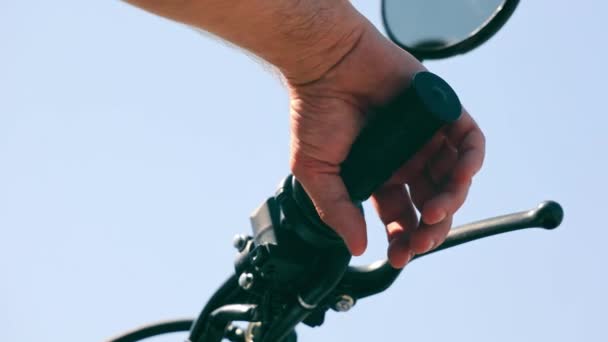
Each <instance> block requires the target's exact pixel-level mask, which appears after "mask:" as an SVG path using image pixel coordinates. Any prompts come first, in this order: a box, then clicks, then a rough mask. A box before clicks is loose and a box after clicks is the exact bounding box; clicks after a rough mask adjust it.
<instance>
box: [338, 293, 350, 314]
mask: <svg viewBox="0 0 608 342" xmlns="http://www.w3.org/2000/svg"><path fill="white" fill-rule="evenodd" d="M353 306H355V300H354V299H353V297H351V296H349V295H341V296H339V297H338V301H336V304H335V306H334V309H336V311H339V312H346V311H348V310H350V309H352V307H353Z"/></svg>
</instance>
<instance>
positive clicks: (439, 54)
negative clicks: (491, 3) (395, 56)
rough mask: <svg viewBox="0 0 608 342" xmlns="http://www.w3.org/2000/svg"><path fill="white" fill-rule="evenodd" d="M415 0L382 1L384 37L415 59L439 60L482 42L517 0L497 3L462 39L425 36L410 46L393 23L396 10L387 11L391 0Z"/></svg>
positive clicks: (511, 9) (515, 5)
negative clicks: (429, 37) (494, 8)
mask: <svg viewBox="0 0 608 342" xmlns="http://www.w3.org/2000/svg"><path fill="white" fill-rule="evenodd" d="M413 1H415V0H382V22H383V25H384V27H385V29H386V33H387V34H388V37H389V38H390V39H391V40H392V41H393V42H394V43H395V44H397V45H398V46H400V47H401V48H402V49H404V50H406V51H408V52H409V53H411V54H412V55H414V56H415V57H416V58H418V59H419V60H425V59H442V58H448V57H452V56H455V55H459V54H464V53H467V52H469V51H471V50H473V49H475V48H477V47H478V46H480V45H481V44H483V43H485V42H486V41H487V40H488V39H490V38H491V37H492V36H494V34H496V32H498V30H500V29H501V28H502V26H503V25H504V24H505V23H506V22H507V21H508V20H509V18H510V17H511V15H512V14H513V12H514V11H515V9H516V8H517V5H518V4H519V0H504V1H503V2H501V4H499V5H498V7H497V8H496V10H495V11H494V12H492V13H491V15H490V16H489V17H488V18H486V19H485V21H482V22H480V23H479V24H477V25H475V26H474V27H475V29H473V30H472V32H470V33H468V34H467V35H465V36H464V37H462V38H459V39H456V41H454V39H452V40H451V41H450V40H448V39H445V40H444V39H438V38H432V39H425V40H424V41H423V42H422V43H418V44H417V45H415V46H411V43H410V44H408V42H406V41H405V39H404V36H403V34H400V33H399V32H398V30H397V29H396V23H395V20H394V19H389V18H394V17H395V15H396V13H391V12H389V11H390V7H391V4H393V3H399V4H401V5H402V4H403V3H405V2H413ZM418 1H425V0H418ZM449 34H450V33H449V32H446V37H447V36H449Z"/></svg>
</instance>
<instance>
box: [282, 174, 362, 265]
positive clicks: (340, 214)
mask: <svg viewBox="0 0 608 342" xmlns="http://www.w3.org/2000/svg"><path fill="white" fill-rule="evenodd" d="M294 175H295V176H296V178H297V179H298V180H299V181H300V183H301V184H302V186H303V187H304V190H306V193H307V194H308V196H309V197H310V199H311V200H312V202H313V204H314V205H315V208H316V209H317V213H318V214H319V217H320V218H321V220H323V222H325V224H327V225H328V226H330V227H331V228H333V229H334V230H335V231H336V233H337V234H338V235H339V236H340V237H341V238H342V239H343V240H344V243H345V244H346V246H347V247H348V249H349V251H350V253H351V254H353V255H361V254H363V252H365V249H366V248H367V233H366V227H365V219H364V218H363V214H362V213H361V211H360V210H359V208H357V207H356V206H355V205H354V204H353V202H352V201H351V200H350V196H349V195H348V192H347V190H346V186H345V185H344V182H343V181H342V178H340V175H339V174H338V173H335V174H334V173H300V174H299V175H298V173H296V172H295V171H294Z"/></svg>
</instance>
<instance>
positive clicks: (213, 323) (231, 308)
mask: <svg viewBox="0 0 608 342" xmlns="http://www.w3.org/2000/svg"><path fill="white" fill-rule="evenodd" d="M256 309H257V305H254V304H229V305H224V306H221V307H219V308H217V309H215V310H213V312H211V314H209V324H208V325H207V331H206V332H205V334H204V335H205V342H207V341H210V342H211V341H218V342H219V341H221V340H222V339H223V338H224V334H225V331H226V328H227V327H228V325H229V324H230V323H232V322H233V321H248V322H252V321H254V320H256Z"/></svg>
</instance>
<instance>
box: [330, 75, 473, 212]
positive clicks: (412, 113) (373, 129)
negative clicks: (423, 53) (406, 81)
mask: <svg viewBox="0 0 608 342" xmlns="http://www.w3.org/2000/svg"><path fill="white" fill-rule="evenodd" d="M461 112H462V107H461V104H460V101H459V99H458V96H457V95H456V93H455V92H454V90H452V88H451V87H450V86H449V85H448V84H447V83H446V82H445V81H444V80H443V79H441V78H440V77H439V76H437V75H435V74H432V73H430V72H427V71H422V72H419V73H417V74H415V75H414V77H413V79H412V82H411V86H410V87H409V88H407V89H405V91H403V92H401V93H400V94H398V96H396V97H394V98H393V99H392V100H391V101H389V102H388V103H387V104H386V105H384V106H382V107H379V108H377V109H376V110H375V111H374V113H373V114H372V115H371V117H372V118H371V120H370V122H369V123H368V124H367V125H366V126H365V127H364V128H363V130H362V131H361V133H360V134H359V136H358V137H357V139H356V140H355V142H354V144H353V146H352V147H351V150H350V153H349V154H348V157H347V158H346V160H345V161H344V162H343V163H342V165H341V172H340V175H341V176H342V180H343V181H344V184H345V185H346V188H347V189H348V192H349V194H350V197H351V199H352V200H353V201H355V202H361V201H365V200H366V199H368V198H369V197H370V196H371V195H372V193H373V192H374V191H375V190H376V189H377V188H378V187H380V185H382V184H383V183H384V182H386V181H387V180H388V179H389V178H390V177H391V176H392V174H393V173H395V172H396V171H397V170H398V169H399V168H400V167H401V166H402V165H403V164H404V163H405V162H406V161H408V160H409V159H410V158H411V157H412V156H413V155H414V154H415V153H416V152H418V151H419V150H420V149H422V147H423V146H424V145H425V144H426V143H427V142H428V141H429V140H430V139H431V138H432V137H433V135H435V133H436V132H437V131H438V130H439V129H441V127H443V126H444V125H446V124H448V123H451V122H454V121H456V120H458V118H459V117H460V114H461Z"/></svg>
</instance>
